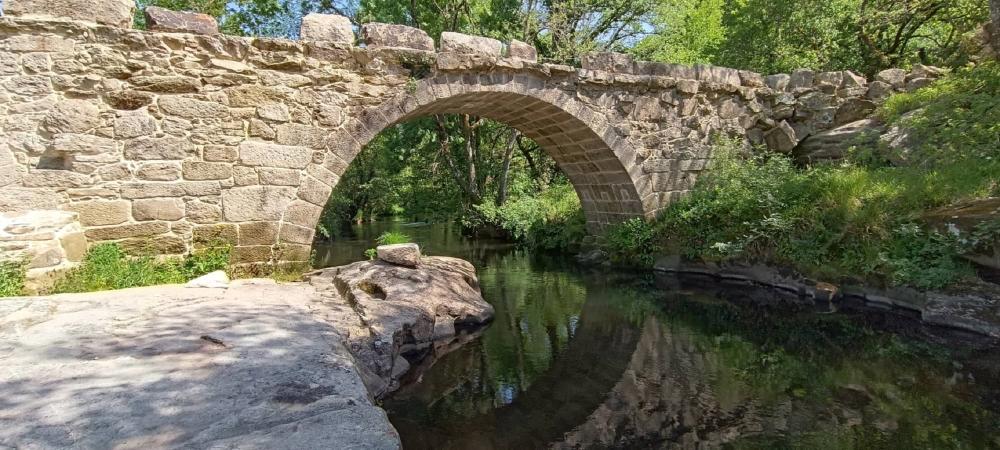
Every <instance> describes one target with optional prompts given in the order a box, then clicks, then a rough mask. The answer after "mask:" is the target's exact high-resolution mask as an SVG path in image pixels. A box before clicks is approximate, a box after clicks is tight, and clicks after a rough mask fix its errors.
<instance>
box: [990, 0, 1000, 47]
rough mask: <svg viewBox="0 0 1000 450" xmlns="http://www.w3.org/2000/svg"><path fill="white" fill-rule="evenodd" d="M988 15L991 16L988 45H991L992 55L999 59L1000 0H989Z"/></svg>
mask: <svg viewBox="0 0 1000 450" xmlns="http://www.w3.org/2000/svg"><path fill="white" fill-rule="evenodd" d="M990 17H992V18H993V27H992V30H990V36H991V37H992V39H991V42H990V46H991V47H993V56H994V57H996V58H997V59H1000V0H990Z"/></svg>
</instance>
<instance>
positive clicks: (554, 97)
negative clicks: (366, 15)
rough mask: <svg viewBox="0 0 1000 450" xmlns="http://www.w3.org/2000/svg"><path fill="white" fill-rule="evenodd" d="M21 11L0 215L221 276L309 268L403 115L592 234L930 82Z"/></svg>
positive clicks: (374, 29) (174, 19) (372, 32)
mask: <svg viewBox="0 0 1000 450" xmlns="http://www.w3.org/2000/svg"><path fill="white" fill-rule="evenodd" d="M65 1H70V0H65ZM102 1H103V2H106V4H107V5H113V4H114V3H115V2H125V3H129V4H131V1H130V0H102ZM36 3H46V2H35V1H30V0H20V1H16V2H14V3H13V4H14V5H19V4H20V5H27V6H25V8H26V9H30V8H29V7H30V6H31V5H34V4H36ZM25 8H22V9H21V10H16V11H18V12H19V13H23V14H22V16H21V17H10V16H8V17H6V18H3V19H0V189H2V194H0V211H17V210H36V209H63V210H68V211H74V212H77V213H78V214H79V220H80V222H81V224H82V226H83V228H84V229H85V233H86V236H87V238H88V239H89V240H90V241H92V242H96V241H118V242H121V243H122V244H123V245H124V246H126V247H127V248H133V249H138V250H147V251H155V252H158V253H164V254H179V253H184V252H186V251H189V250H191V249H192V248H196V247H198V246H200V245H206V244H208V243H212V242H217V241H227V242H231V243H232V244H234V245H235V251H234V258H235V262H236V263H260V262H272V263H279V262H295V261H305V260H307V259H308V256H309V253H310V244H311V242H312V239H313V232H314V228H315V225H316V223H317V221H318V219H319V216H320V213H321V211H322V209H323V207H324V206H325V204H326V202H327V199H328V197H329V195H330V192H331V190H332V189H333V187H334V186H336V184H337V182H338V180H339V178H340V176H341V175H342V174H343V173H344V171H345V170H346V169H347V167H348V165H349V164H350V163H351V161H352V160H353V158H354V157H355V156H356V155H357V153H358V152H359V151H360V150H361V149H362V148H363V147H364V145H365V144H367V143H368V142H369V141H370V140H371V139H372V138H373V137H374V136H375V135H376V134H378V133H379V132H380V131H382V130H384V129H385V128H386V127H388V126H391V125H392V124H395V123H400V122H402V121H406V120H409V119H412V118H416V117H420V116H425V115H428V114H437V113H469V114H475V115H480V116H484V117H489V118H492V119H496V120H499V121H503V122H506V123H508V124H510V125H512V126H515V127H517V128H518V129H520V130H521V131H522V132H523V133H524V134H525V135H527V136H528V137H530V138H532V139H534V140H536V141H537V142H538V143H539V144H541V145H542V146H543V148H545V149H546V151H548V153H549V154H551V155H552V156H553V158H554V159H555V160H556V161H557V162H558V163H559V165H560V167H561V168H562V169H563V170H564V171H565V172H566V174H567V175H568V176H569V178H570V180H571V181H572V182H573V185H574V186H575V187H576V190H577V193H578V194H579V196H580V199H581V202H582V204H583V207H584V211H585V214H586V216H587V221H588V226H589V228H590V229H591V230H594V231H596V230H599V229H601V228H602V227H603V226H604V225H606V224H609V223H614V222H617V221H620V220H622V219H624V218H628V217H636V216H646V217H650V216H652V215H654V214H656V213H657V212H658V211H659V210H660V209H661V208H663V207H664V206H666V205H667V204H669V203H670V201H672V200H674V199H676V198H678V197H679V196H681V195H683V194H684V193H685V192H687V191H688V190H689V189H690V188H691V187H692V185H693V184H694V182H695V180H696V178H697V176H698V174H699V173H700V172H701V171H702V170H704V169H705V167H706V166H707V165H708V163H709V160H710V154H709V152H710V144H711V142H712V139H713V136H715V135H717V134H725V135H731V136H741V137H744V138H745V140H746V141H747V142H748V143H766V144H767V145H768V146H770V147H771V148H773V149H775V150H778V151H782V152H790V151H792V149H793V148H795V146H796V145H797V144H798V143H799V142H800V141H802V140H803V139H806V138H807V137H808V136H810V135H812V134H815V133H818V132H820V131H823V130H827V129H830V128H832V127H834V126H837V125H840V124H843V123H847V122H850V121H852V120H857V118H859V117H863V116H864V115H866V114H867V113H869V112H870V111H871V110H872V109H873V108H874V107H875V104H876V103H877V102H879V101H881V100H882V99H884V98H885V96H887V95H888V94H889V93H891V92H892V91H894V90H903V89H911V88H914V87H919V86H922V85H925V84H926V83H927V82H929V78H930V77H931V76H932V74H930V73H929V72H927V71H923V70H922V69H920V68H918V69H917V70H915V71H914V72H912V73H905V72H903V71H897V70H892V71H886V72H883V73H882V74H879V77H878V80H875V81H873V82H871V83H869V82H868V81H867V80H865V79H864V78H862V77H859V76H857V75H855V74H853V73H851V72H827V73H816V72H813V71H809V70H800V71H796V72H795V73H792V74H790V75H786V74H779V75H772V76H767V77H765V76H762V75H760V74H756V73H752V72H746V71H737V70H733V69H727V68H722V67H712V66H694V67H688V66H680V65H672V64H658V63H646V62H636V61H633V60H632V59H631V58H629V57H628V56H626V55H621V54H613V53H600V54H589V55H585V56H584V57H583V58H582V61H583V67H582V68H574V67H569V66H562V65H555V64H545V63H539V62H537V61H535V58H536V56H535V55H536V52H535V51H534V49H533V48H531V47H530V46H528V45H526V44H524V43H520V42H512V43H510V44H504V43H501V42H499V41H496V40H493V39H488V38H482V37H476V36H466V35H461V34H457V33H446V34H445V35H443V36H441V40H440V48H441V50H442V51H435V44H434V41H433V40H432V39H431V38H430V37H429V36H427V35H426V34H425V33H423V32H422V31H420V30H416V29H412V28H408V27H404V26H400V25H388V24H366V25H364V26H362V28H361V41H362V44H363V46H361V45H356V42H355V41H356V38H355V36H354V33H353V30H352V29H351V27H350V23H349V22H348V21H346V20H345V19H343V18H341V17H338V16H323V15H310V16H309V17H307V18H306V19H305V21H304V24H303V28H302V36H303V41H289V40H282V39H265V38H244V37H233V36H225V35H220V34H217V27H215V26H214V21H212V19H211V18H210V17H207V16H200V15H192V14H184V15H180V16H171V15H170V14H171V13H170V12H169V11H165V10H157V11H154V13H155V14H156V17H153V16H151V15H150V14H153V13H149V14H147V15H150V17H148V20H147V22H148V23H149V24H150V27H151V29H152V30H153V31H138V30H131V29H128V28H127V26H128V25H127V24H126V25H124V26H122V27H119V26H111V25H106V24H109V23H110V24H112V25H115V24H116V23H117V22H116V21H117V20H118V19H119V18H120V16H121V13H120V11H119V10H118V9H117V8H113V7H111V6H108V8H107V11H111V12H110V13H108V14H110V16H108V17H92V16H93V14H92V13H91V12H88V13H87V14H86V15H85V16H84V17H72V16H71V18H73V19H79V20H68V21H67V20H51V19H49V18H48V17H36V16H37V15H32V14H28V13H26V12H25ZM8 12H12V11H10V10H9V11H8ZM71 12H72V11H70V12H67V13H66V14H70V13H71ZM81 14H82V13H81ZM109 17H110V18H109ZM207 21H212V23H207ZM157 30H163V31H157ZM185 31H188V32H185ZM196 32H197V33H196ZM198 33H207V34H198Z"/></svg>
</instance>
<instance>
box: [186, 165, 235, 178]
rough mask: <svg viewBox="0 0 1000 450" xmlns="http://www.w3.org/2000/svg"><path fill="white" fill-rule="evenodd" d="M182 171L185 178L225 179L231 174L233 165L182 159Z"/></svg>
mask: <svg viewBox="0 0 1000 450" xmlns="http://www.w3.org/2000/svg"><path fill="white" fill-rule="evenodd" d="M182 173H183V174H184V179H185V180H192V181H205V180H225V179H228V178H231V177H232V176H233V166H232V165H230V164H227V163H218V162H200V161H184V163H183V164H182Z"/></svg>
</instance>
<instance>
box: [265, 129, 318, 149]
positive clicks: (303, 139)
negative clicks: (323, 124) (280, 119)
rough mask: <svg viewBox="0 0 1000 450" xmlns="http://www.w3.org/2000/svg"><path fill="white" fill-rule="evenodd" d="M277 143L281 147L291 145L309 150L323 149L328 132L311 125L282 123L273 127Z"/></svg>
mask: <svg viewBox="0 0 1000 450" xmlns="http://www.w3.org/2000/svg"><path fill="white" fill-rule="evenodd" d="M275 130H276V131H277V137H276V138H275V141H277V142H278V143H279V144H281V145H291V146H299V147H309V148H317V149H318V148H323V145H324V144H325V143H326V137H327V135H328V134H330V133H329V132H328V131H326V130H324V129H322V128H317V127H314V126H311V125H302V124H298V123H284V124H281V125H278V126H277V127H275Z"/></svg>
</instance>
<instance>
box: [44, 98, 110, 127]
mask: <svg viewBox="0 0 1000 450" xmlns="http://www.w3.org/2000/svg"><path fill="white" fill-rule="evenodd" d="M100 125H101V117H100V115H99V111H98V109H97V105H96V104H95V103H94V102H90V101H87V100H63V101H61V102H58V103H56V104H55V106H54V107H53V108H52V110H50V111H49V112H48V114H46V115H45V119H44V120H43V121H42V126H44V127H45V129H46V130H47V131H48V132H50V133H86V132H88V131H90V130H93V129H94V128H97V127H98V126H100Z"/></svg>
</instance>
